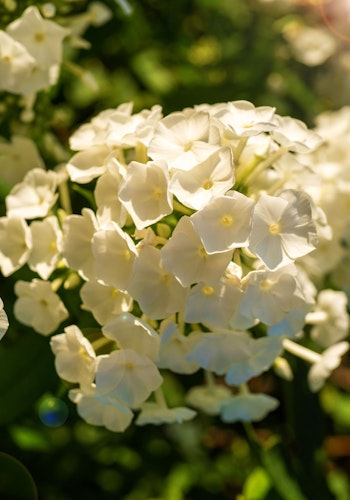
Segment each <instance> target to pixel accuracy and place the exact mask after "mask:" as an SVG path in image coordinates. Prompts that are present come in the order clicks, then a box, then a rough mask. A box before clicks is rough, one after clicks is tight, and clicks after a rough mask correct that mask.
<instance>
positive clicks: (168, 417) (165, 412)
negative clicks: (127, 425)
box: [135, 403, 196, 425]
mask: <svg viewBox="0 0 350 500" xmlns="http://www.w3.org/2000/svg"><path fill="white" fill-rule="evenodd" d="M195 416H196V412H195V411H193V410H190V409H189V408H185V407H182V406H180V407H178V408H163V407H162V406H159V405H158V404H157V403H144V404H143V405H142V407H141V413H140V414H139V416H138V417H137V419H136V421H135V423H136V425H147V424H154V425H161V424H174V423H178V424H182V423H183V422H184V421H186V420H191V419H192V418H194V417H195Z"/></svg>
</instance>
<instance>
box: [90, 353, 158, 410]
mask: <svg viewBox="0 0 350 500" xmlns="http://www.w3.org/2000/svg"><path fill="white" fill-rule="evenodd" d="M162 381H163V378H162V377H161V375H160V373H159V371H158V369H157V367H156V366H155V364H154V363H153V362H152V361H151V360H150V359H149V358H148V357H147V356H140V355H139V354H137V353H136V352H135V351H134V350H132V349H120V350H118V351H113V352H111V353H110V354H109V355H103V356H99V357H98V358H97V371H96V387H97V390H98V391H99V393H100V394H101V395H102V396H103V397H105V398H107V399H108V400H110V399H112V400H113V398H117V399H119V400H120V401H121V402H122V403H124V404H125V405H127V406H130V407H132V408H135V407H138V406H140V405H141V404H142V403H143V402H144V401H145V400H146V399H148V397H149V396H150V395H151V393H152V392H153V391H155V390H156V389H158V387H159V386H160V385H161V383H162Z"/></svg>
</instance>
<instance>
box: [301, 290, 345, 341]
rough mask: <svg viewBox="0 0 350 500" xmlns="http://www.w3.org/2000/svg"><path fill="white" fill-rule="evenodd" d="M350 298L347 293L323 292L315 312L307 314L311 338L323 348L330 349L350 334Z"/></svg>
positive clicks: (319, 296)
mask: <svg viewBox="0 0 350 500" xmlns="http://www.w3.org/2000/svg"><path fill="white" fill-rule="evenodd" d="M347 306H348V298H347V295H346V293H345V292H342V291H335V290H321V291H320V293H319V295H318V297H317V303H316V306H315V308H314V310H313V311H312V312H310V313H308V314H307V316H306V323H308V324H311V325H314V326H313V327H312V328H311V332H310V335H311V338H313V339H314V340H315V341H316V342H317V343H318V344H320V345H321V346H322V347H329V346H331V345H333V344H335V343H336V342H338V341H339V340H342V339H344V338H345V337H347V336H348V334H349V314H348V312H347Z"/></svg>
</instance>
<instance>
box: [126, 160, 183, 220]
mask: <svg viewBox="0 0 350 500" xmlns="http://www.w3.org/2000/svg"><path fill="white" fill-rule="evenodd" d="M168 184H169V175H168V169H167V165H166V163H165V162H164V161H161V162H160V161H158V162H157V163H156V162H148V163H146V164H144V163H138V162H136V161H132V162H131V163H130V164H129V166H128V170H127V173H126V176H125V178H124V179H123V180H122V182H121V185H120V190H119V199H120V201H121V202H122V204H123V205H124V207H125V208H126V209H127V211H128V212H129V214H130V215H131V217H132V219H133V221H134V223H135V225H136V227H137V228H138V229H143V228H144V227H147V226H149V225H151V224H153V223H154V222H157V221H158V220H160V219H162V218H163V217H164V216H165V215H169V214H171V212H172V210H173V206H172V195H171V193H170V192H169V188H168Z"/></svg>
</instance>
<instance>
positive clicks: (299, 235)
mask: <svg viewBox="0 0 350 500" xmlns="http://www.w3.org/2000/svg"><path fill="white" fill-rule="evenodd" d="M316 244H317V236H316V228H315V224H314V223H313V221H312V213H311V206H310V201H309V197H308V195H307V194H305V193H303V192H302V191H295V190H293V189H290V190H286V191H284V192H283V193H281V194H280V196H278V197H276V196H269V195H266V194H262V195H261V197H260V199H259V200H258V202H257V204H256V206H255V210H254V215H253V225H252V231H251V235H250V242H249V247H248V248H249V250H250V251H251V252H252V253H253V254H255V255H257V256H259V257H260V259H261V260H262V261H263V262H264V264H265V265H266V266H267V267H268V268H269V269H270V270H274V269H277V268H279V267H282V266H284V265H286V264H289V263H290V262H293V261H294V260H295V259H297V258H298V257H302V256H304V255H306V254H308V253H309V252H311V251H312V250H314V249H315V248H316Z"/></svg>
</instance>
